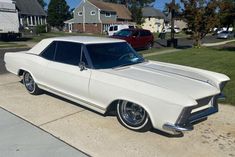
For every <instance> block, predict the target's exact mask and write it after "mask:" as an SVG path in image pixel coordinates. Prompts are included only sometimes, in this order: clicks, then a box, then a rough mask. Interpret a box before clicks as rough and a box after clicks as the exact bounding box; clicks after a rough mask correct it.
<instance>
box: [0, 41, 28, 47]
mask: <svg viewBox="0 0 235 157" xmlns="http://www.w3.org/2000/svg"><path fill="white" fill-rule="evenodd" d="M9 47H17V48H18V47H27V45H25V44H17V43H12V42H0V48H9Z"/></svg>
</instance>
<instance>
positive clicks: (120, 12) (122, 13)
mask: <svg viewBox="0 0 235 157" xmlns="http://www.w3.org/2000/svg"><path fill="white" fill-rule="evenodd" d="M89 2H91V3H92V4H93V5H95V6H96V7H97V8H99V9H101V10H103V11H113V12H116V13H117V16H118V17H117V18H118V19H125V20H131V12H130V11H129V10H128V9H127V7H126V6H125V5H122V4H116V3H108V2H103V1H99V0H89Z"/></svg>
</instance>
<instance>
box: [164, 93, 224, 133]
mask: <svg viewBox="0 0 235 157" xmlns="http://www.w3.org/2000/svg"><path fill="white" fill-rule="evenodd" d="M218 99H224V96H223V95H222V94H220V95H217V96H214V97H208V98H204V99H202V100H199V101H198V105H196V106H193V107H186V108H184V109H183V111H182V112H181V114H180V116H179V117H178V119H177V121H176V123H175V124H171V123H165V124H164V125H163V129H164V130H166V131H167V132H171V133H173V134H179V133H181V132H184V131H191V130H193V124H195V123H197V122H200V121H203V120H206V119H207V117H208V116H209V115H212V114H214V113H216V112H218V103H217V100H218ZM209 103H211V106H210V107H209V108H206V109H203V110H200V111H196V112H194V113H192V111H193V110H194V109H197V108H199V107H203V106H205V105H207V104H209Z"/></svg>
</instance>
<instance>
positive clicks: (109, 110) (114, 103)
mask: <svg viewBox="0 0 235 157" xmlns="http://www.w3.org/2000/svg"><path fill="white" fill-rule="evenodd" d="M123 100H124V101H128V102H131V103H135V104H137V105H139V106H141V107H143V108H144V110H145V111H146V112H147V114H148V116H149V119H150V122H151V124H152V118H153V116H152V113H151V112H150V109H149V108H148V107H147V105H143V103H140V102H137V101H134V100H131V99H126V98H117V99H115V100H113V101H112V102H111V103H109V105H108V107H107V110H106V112H105V115H106V116H107V115H115V114H116V111H117V103H118V101H123Z"/></svg>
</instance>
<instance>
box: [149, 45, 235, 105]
mask: <svg viewBox="0 0 235 157" xmlns="http://www.w3.org/2000/svg"><path fill="white" fill-rule="evenodd" d="M147 59H149V60H157V61H163V62H169V63H175V64H181V65H187V66H191V67H197V68H201V69H206V70H211V71H215V72H219V73H224V74H226V75H227V76H229V77H230V79H231V81H230V82H229V83H228V84H227V85H226V87H225V89H224V93H225V95H226V100H225V102H223V103H227V104H232V105H235V42H233V43H230V44H227V45H226V46H220V47H214V48H200V49H196V48H195V49H194V48H192V49H186V50H182V51H179V52H175V53H170V54H161V55H156V56H151V57H147Z"/></svg>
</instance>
